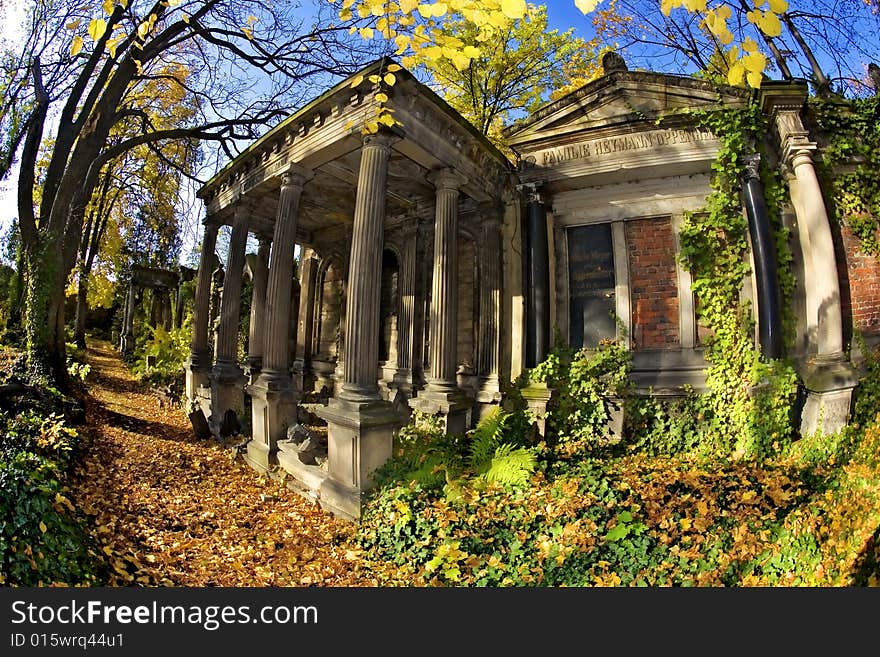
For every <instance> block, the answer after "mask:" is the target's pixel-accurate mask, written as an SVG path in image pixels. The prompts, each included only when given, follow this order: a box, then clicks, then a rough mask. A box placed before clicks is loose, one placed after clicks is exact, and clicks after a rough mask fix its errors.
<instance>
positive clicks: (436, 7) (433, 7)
mask: <svg viewBox="0 0 880 657" xmlns="http://www.w3.org/2000/svg"><path fill="white" fill-rule="evenodd" d="M417 8H418V11H419V14H421V16H422V18H440V17H441V16H445V15H446V12H447V11H448V10H449V7H448V5H447V4H446V3H445V2H436V3H434V4H430V5H426V4H422V5H419V6H418V7H417Z"/></svg>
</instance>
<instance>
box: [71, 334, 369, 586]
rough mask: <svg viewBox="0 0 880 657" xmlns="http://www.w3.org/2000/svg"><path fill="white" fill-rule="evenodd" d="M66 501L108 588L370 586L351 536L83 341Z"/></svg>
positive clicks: (114, 356)
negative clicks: (81, 395)
mask: <svg viewBox="0 0 880 657" xmlns="http://www.w3.org/2000/svg"><path fill="white" fill-rule="evenodd" d="M86 359H87V362H88V363H89V364H90V366H91V371H90V372H89V375H88V377H87V380H86V388H87V391H88V395H87V398H86V409H87V410H86V427H84V430H83V433H84V434H85V437H86V444H85V450H86V453H85V454H84V455H83V458H82V464H81V466H80V467H79V469H78V471H77V473H76V475H75V477H74V491H73V496H74V499H75V500H76V501H77V503H78V504H79V505H80V507H81V508H82V509H83V510H84V511H85V512H86V513H88V514H90V515H92V516H94V518H95V524H96V526H97V532H98V537H99V540H100V543H101V544H102V546H103V550H104V552H105V554H106V555H107V556H108V557H109V560H110V563H111V565H112V566H113V570H114V573H113V576H112V579H111V584H112V585H115V586H131V585H134V586H138V585H146V586H231V587H239V586H309V585H311V586H374V585H375V583H374V581H372V580H371V579H370V578H368V577H367V576H366V575H364V573H363V570H362V568H361V567H360V564H359V559H358V557H357V555H358V554H359V552H358V550H357V548H356V545H355V543H354V542H353V537H354V531H355V527H354V525H353V524H352V523H348V522H345V521H342V520H339V519H337V518H335V517H334V516H332V515H331V514H329V513H327V512H325V511H324V510H322V509H321V508H320V506H318V505H317V504H316V503H313V502H310V501H309V500H306V499H305V498H303V497H301V496H299V495H297V494H296V493H294V492H293V491H291V490H289V489H288V488H286V487H285V486H284V485H283V484H281V483H279V482H277V481H274V480H270V479H267V478H266V477H261V476H260V475H259V474H258V473H256V472H255V471H254V470H252V469H251V468H250V467H249V466H247V465H246V464H245V463H243V461H242V459H241V458H240V457H238V458H233V454H234V453H235V452H234V451H233V450H231V449H229V447H227V446H224V445H222V444H220V443H219V442H216V441H213V440H207V441H205V440H198V439H197V438H195V436H194V434H193V431H192V428H191V425H190V423H189V420H188V418H187V417H186V414H185V413H184V411H183V410H182V409H181V408H178V407H171V408H169V407H167V406H166V407H164V408H163V407H162V405H161V403H160V398H159V397H158V396H157V395H156V394H154V393H153V392H152V391H150V390H149V389H148V388H147V387H146V386H145V385H142V384H141V383H139V382H138V381H137V380H135V378H134V377H133V375H132V374H131V372H130V371H129V370H128V368H127V367H126V366H125V364H124V363H123V362H122V360H121V359H120V356H119V354H118V352H117V351H116V350H115V349H114V348H113V346H112V345H111V344H110V343H109V342H105V341H99V340H90V341H89V344H88V349H87V352H86Z"/></svg>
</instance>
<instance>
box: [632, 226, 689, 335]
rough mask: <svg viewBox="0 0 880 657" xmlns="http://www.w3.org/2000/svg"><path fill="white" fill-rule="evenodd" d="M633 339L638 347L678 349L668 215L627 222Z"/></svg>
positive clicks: (673, 258)
mask: <svg viewBox="0 0 880 657" xmlns="http://www.w3.org/2000/svg"><path fill="white" fill-rule="evenodd" d="M626 246H627V253H628V254H629V277H630V302H631V304H632V331H631V336H630V338H631V340H632V345H633V347H634V348H635V349H678V348H679V345H680V342H679V330H678V279H677V274H676V269H675V242H674V240H673V235H672V221H671V219H669V218H660V219H639V220H637V221H628V222H627V223H626Z"/></svg>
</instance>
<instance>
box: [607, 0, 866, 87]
mask: <svg viewBox="0 0 880 657" xmlns="http://www.w3.org/2000/svg"><path fill="white" fill-rule="evenodd" d="M763 4H765V3H764V2H762V1H759V2H754V3H752V2H746V1H745V0H731V1H730V2H724V3H719V5H718V6H719V9H718V10H717V12H716V15H719V16H724V17H726V18H724V20H723V25H724V26H725V29H726V30H727V33H725V32H724V30H722V29H721V28H720V27H719V26H720V25H721V23H718V22H717V21H716V22H715V23H713V25H715V26H716V30H715V31H713V30H707V29H706V27H705V25H704V23H705V21H706V15H705V14H702V13H691V12H688V11H683V10H673V9H672V8H669V7H665V6H666V3H651V2H640V1H639V0H611V2H610V3H609V8H611V9H613V11H602V10H597V11H596V12H594V13H593V23H594V26H595V27H596V30H597V33H598V34H599V35H600V36H601V37H602V38H603V39H604V40H606V41H617V42H619V43H620V44H621V47H622V48H624V49H626V50H627V52H628V53H629V55H630V57H631V58H632V59H633V61H635V62H636V64H637V65H639V64H640V65H647V66H650V67H651V68H655V69H656V68H663V69H665V70H673V71H680V72H701V74H703V75H705V76H706V77H709V78H713V79H717V80H719V81H721V82H734V83H740V82H742V79H741V77H740V74H741V73H742V69H741V68H736V67H734V66H733V65H734V64H735V63H736V62H737V61H742V57H743V54H744V53H749V52H752V53H759V48H763V49H765V50H766V53H767V55H768V56H767V57H766V58H765V57H764V56H763V55H760V53H759V55H760V56H757V55H755V56H752V58H751V60H749V61H750V62H751V63H752V69H751V71H750V72H753V74H754V75H755V76H756V77H755V80H754V81H755V83H756V84H759V83H760V80H759V79H758V77H757V74H758V73H759V72H760V71H763V70H767V71H769V72H770V73H771V74H772V75H775V76H778V77H780V78H781V79H784V80H787V79H792V78H794V77H806V78H809V79H811V80H812V81H813V83H814V85H815V87H816V89H817V91H820V92H828V91H831V90H835V91H838V92H840V93H844V94H847V95H858V94H861V93H864V92H866V91H867V86H868V85H867V75H866V70H867V69H866V67H867V65H868V63H869V62H871V61H875V60H877V59H878V57H880V42H878V40H877V37H876V35H877V32H878V29H880V8H878V7H877V6H876V5H875V4H874V5H872V3H871V2H865V1H863V0H810V1H809V2H806V1H803V0H791V2H785V1H783V0H774V1H773V2H770V3H769V9H771V10H773V9H775V10H776V11H777V14H778V19H775V20H774V19H768V20H769V21H770V22H769V23H767V24H765V25H764V27H765V28H766V29H763V30H762V29H757V26H756V25H755V24H754V23H752V22H750V19H749V16H750V14H751V16H752V17H754V16H755V14H754V12H755V11H757V10H756V9H754V7H753V5H754V6H758V7H760V6H762V5H763ZM703 5H705V3H703ZM664 8H667V9H668V10H667V11H664ZM733 43H738V44H739V46H736V47H734V46H732V45H731V44H733ZM746 56H748V55H747V54H746ZM820 60H821V63H820ZM762 62H763V63H765V64H766V66H765V68H764V69H760V70H759V64H761V63H762ZM753 86H755V85H753Z"/></svg>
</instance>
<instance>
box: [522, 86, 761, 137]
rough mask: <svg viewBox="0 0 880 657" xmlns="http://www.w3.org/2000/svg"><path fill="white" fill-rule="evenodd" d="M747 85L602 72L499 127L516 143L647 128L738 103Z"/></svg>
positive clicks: (743, 99) (678, 121)
mask: <svg viewBox="0 0 880 657" xmlns="http://www.w3.org/2000/svg"><path fill="white" fill-rule="evenodd" d="M748 93H749V92H748V91H746V90H745V89H738V88H735V87H718V86H716V85H713V84H710V83H708V82H704V81H702V80H697V79H694V78H690V77H681V76H674V75H665V74H662V73H647V72H640V71H619V72H615V73H612V74H610V75H605V76H603V77H601V78H599V79H598V80H595V81H593V82H591V83H590V84H587V85H585V86H584V87H581V88H580V89H577V90H575V91H573V92H572V93H570V94H568V95H566V96H564V97H563V98H560V99H559V100H557V101H555V102H553V103H550V104H548V105H545V106H544V107H543V108H541V109H539V110H538V111H537V112H535V113H534V114H532V115H530V116H529V117H528V118H527V119H525V120H523V121H520V122H518V123H516V124H514V125H512V126H510V127H509V128H507V129H506V130H505V136H506V137H507V140H508V142H509V143H510V144H511V145H512V146H513V147H514V148H516V147H517V146H522V145H525V144H529V143H531V142H534V141H552V140H554V139H556V138H559V139H565V138H569V137H570V136H571V135H572V134H575V133H578V132H597V131H604V132H613V131H615V128H616V129H617V131H621V130H622V129H623V128H626V130H627V131H629V132H631V131H632V130H633V128H634V127H635V126H638V125H640V126H642V127H643V129H647V128H648V124H653V123H655V122H656V121H657V119H658V118H660V117H668V118H669V119H671V121H670V122H671V123H672V125H676V124H679V125H680V124H681V123H682V121H684V122H686V120H687V119H686V117H685V116H681V117H680V118H679V119H678V120H676V118H675V117H676V116H677V115H680V114H681V113H682V110H685V109H688V108H700V107H709V106H712V105H719V104H721V103H723V104H742V103H744V102H745V101H746V100H747V99H748Z"/></svg>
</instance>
